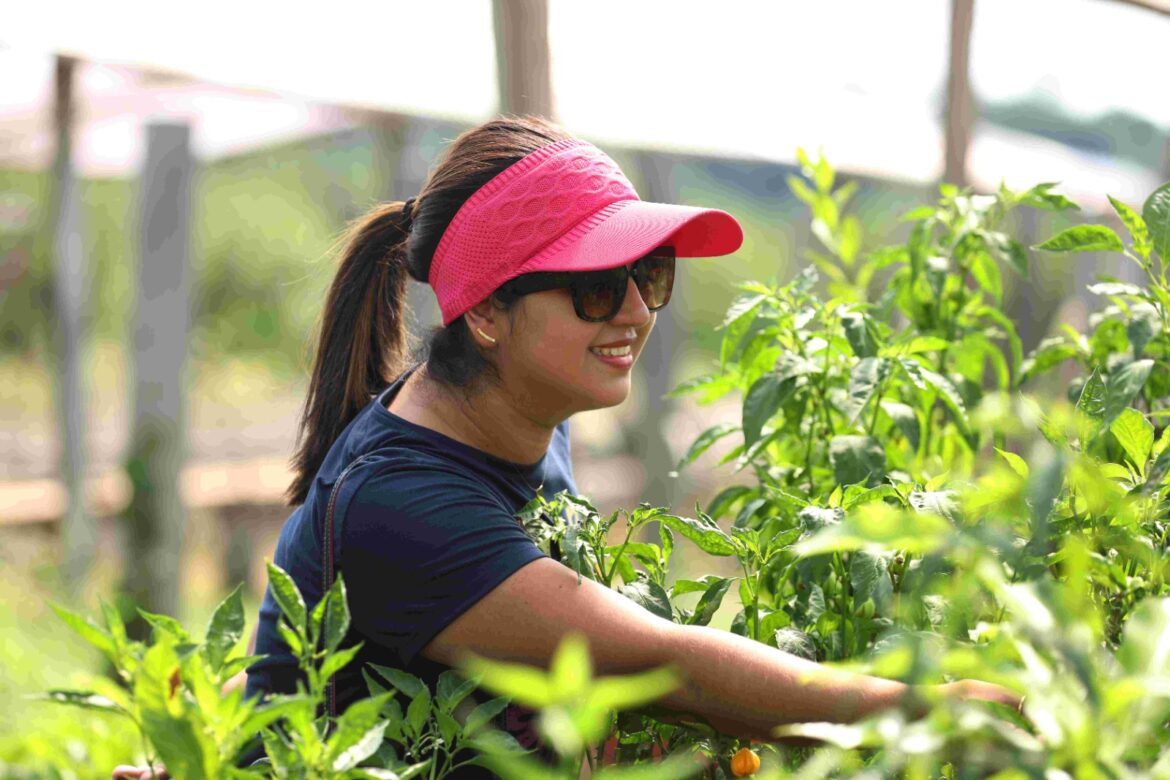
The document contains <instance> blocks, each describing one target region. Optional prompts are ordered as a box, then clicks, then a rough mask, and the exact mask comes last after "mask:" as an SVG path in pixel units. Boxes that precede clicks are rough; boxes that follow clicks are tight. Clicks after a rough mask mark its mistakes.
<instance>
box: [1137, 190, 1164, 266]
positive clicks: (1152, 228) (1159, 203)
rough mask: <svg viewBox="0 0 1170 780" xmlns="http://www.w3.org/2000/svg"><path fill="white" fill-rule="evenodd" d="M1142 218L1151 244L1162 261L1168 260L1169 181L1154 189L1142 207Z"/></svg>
mask: <svg viewBox="0 0 1170 780" xmlns="http://www.w3.org/2000/svg"><path fill="white" fill-rule="evenodd" d="M1142 219H1143V220H1145V223H1146V227H1147V228H1148V229H1149V232H1150V240H1151V245H1152V246H1153V248H1154V251H1156V252H1157V253H1158V255H1159V256H1160V257H1161V258H1162V260H1163V261H1164V262H1170V182H1167V183H1166V184H1163V185H1162V186H1161V187H1159V188H1158V189H1156V190H1154V192H1153V194H1151V195H1150V197H1149V198H1147V199H1146V204H1145V205H1144V206H1143V207H1142Z"/></svg>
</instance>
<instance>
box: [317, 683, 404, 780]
mask: <svg viewBox="0 0 1170 780" xmlns="http://www.w3.org/2000/svg"><path fill="white" fill-rule="evenodd" d="M392 696H393V694H389V693H385V694H382V695H381V696H372V697H370V698H368V699H358V700H357V701H356V702H354V703H353V704H351V705H350V706H349V707H348V708H346V710H345V712H343V713H342V714H341V716H340V717H338V719H337V725H336V727H335V728H334V730H333V734H331V735H330V737H329V741H328V742H327V743H326V747H327V753H326V761H328V762H330V763H332V764H333V768H334V771H337V772H343V771H345V770H346V769H349V768H350V767H353V766H356V765H357V764H358V762H360V761H362V760H363V759H365V758H368V757H369V756H371V755H373V753H374V751H375V750H377V749H378V745H379V744H381V740H382V732H383V731H385V730H386V721H382V722H381V728H380V729H378V730H377V731H378V741H377V742H376V743H375V744H374V745H373V747H370V745H369V735H370V732H371V731H372V730H374V729H375V728H376V727H377V726H378V725H379V723H378V722H379V721H380V720H381V718H382V707H383V706H385V704H386V702H387V701H389V700H390V699H391V697H392ZM355 748H356V749H355ZM367 750H368V752H365V751H367ZM341 764H345V765H344V766H341Z"/></svg>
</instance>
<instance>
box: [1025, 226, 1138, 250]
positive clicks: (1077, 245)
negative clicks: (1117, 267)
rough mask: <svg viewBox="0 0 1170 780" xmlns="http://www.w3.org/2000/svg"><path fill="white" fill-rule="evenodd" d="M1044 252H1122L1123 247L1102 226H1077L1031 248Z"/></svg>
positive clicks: (1107, 229) (1114, 234)
mask: <svg viewBox="0 0 1170 780" xmlns="http://www.w3.org/2000/svg"><path fill="white" fill-rule="evenodd" d="M1032 248H1033V249H1042V250H1044V251H1046V252H1124V251H1125V245H1124V244H1122V243H1121V239H1120V238H1119V237H1118V236H1117V234H1116V233H1114V232H1113V231H1112V230H1111V229H1109V228H1107V227H1105V226H1103V225H1077V226H1076V227H1071V228H1069V229H1067V230H1062V231H1061V232H1059V233H1057V234H1056V235H1055V236H1053V237H1052V238H1050V239H1048V240H1047V241H1045V242H1044V243H1043V244H1039V245H1037V246H1034V247H1032Z"/></svg>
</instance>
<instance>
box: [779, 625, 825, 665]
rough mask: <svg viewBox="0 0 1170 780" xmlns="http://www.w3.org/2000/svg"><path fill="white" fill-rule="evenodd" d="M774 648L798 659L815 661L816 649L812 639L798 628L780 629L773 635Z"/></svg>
mask: <svg viewBox="0 0 1170 780" xmlns="http://www.w3.org/2000/svg"><path fill="white" fill-rule="evenodd" d="M774 637H775V640H776V647H778V648H779V649H780V650H782V651H784V652H785V653H788V654H789V655H795V656H797V657H798V658H804V659H806V660H809V661H815V660H817V648H816V645H814V644H813V640H812V637H810V636H809V635H808V634H806V633H805V632H803V631H801V630H800V629H798V628H781V629H779V630H778V631H777V632H776V633H775V634H774Z"/></svg>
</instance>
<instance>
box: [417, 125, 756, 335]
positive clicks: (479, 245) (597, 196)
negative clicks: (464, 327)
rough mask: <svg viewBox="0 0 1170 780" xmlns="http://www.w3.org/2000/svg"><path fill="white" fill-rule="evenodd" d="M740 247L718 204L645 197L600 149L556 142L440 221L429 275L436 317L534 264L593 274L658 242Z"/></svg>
mask: <svg viewBox="0 0 1170 780" xmlns="http://www.w3.org/2000/svg"><path fill="white" fill-rule="evenodd" d="M742 244H743V229H742V228H741V227H740V225H739V223H738V222H737V221H736V220H735V217H733V216H731V215H730V214H728V213H727V212H726V211H720V210H718V209H704V208H696V207H692V206H674V205H670V204H666V203H646V202H644V201H642V200H641V199H640V198H639V197H638V193H637V192H635V191H634V187H633V185H632V184H630V182H629V180H628V179H627V178H626V177H625V175H624V174H623V173H622V172H621V169H620V168H618V166H617V163H615V162H614V161H613V160H611V159H610V158H609V157H608V156H607V155H606V154H605V152H603V151H601V150H600V149H598V148H597V147H596V146H593V145H592V144H590V143H588V142H586V141H579V140H576V139H573V140H567V141H557V142H556V143H553V144H549V145H548V146H545V147H542V148H540V149H537V150H536V151H535V152H532V153H531V154H529V155H527V156H526V157H524V158H523V159H521V160H519V161H517V162H516V163H514V164H513V165H510V166H508V168H506V169H505V170H504V171H503V172H501V173H500V174H499V175H498V176H496V177H495V178H493V179H492V180H491V181H489V182H488V183H487V184H485V185H484V186H483V187H480V188H479V190H477V191H476V192H475V194H474V195H472V196H471V197H470V198H469V199H468V200H467V202H466V203H464V204H463V206H462V207H460V209H459V211H458V213H456V214H455V219H453V220H452V221H451V224H450V225H448V226H447V230H446V232H444V233H443V237H442V239H440V241H439V246H438V248H437V249H436V250H435V256H434V259H433V260H432V261H431V271H430V276H429V282H430V285H431V287H432V288H433V289H434V291H435V296H436V297H437V298H438V299H439V308H440V310H441V311H442V313H443V324H444V325H450V324H451V323H452V322H453V321H455V320H456V319H458V318H459V317H460V316H461V315H462V314H463V313H464V312H466V311H467V310H468V309H470V308H471V307H473V306H475V305H476V304H477V303H479V302H480V301H482V300H484V299H486V298H487V297H488V296H489V295H491V294H492V293H493V292H494V291H495V290H496V288H498V287H499V286H500V285H501V284H503V283H504V282H506V281H508V280H509V279H514V278H515V277H517V276H520V275H521V274H526V273H531V272H533V271H596V270H602V269H606V268H614V267H616V266H619V265H626V264H628V263H631V262H633V261H634V260H636V259H638V258H639V257H641V256H642V255H644V254H646V253H647V252H649V251H650V250H652V249H655V248H657V247H659V246H665V245H669V246H673V247H674V250H675V255H676V256H677V257H716V256H718V255H727V254H731V253H732V252H734V251H735V250H737V249H739V247H740V246H741V245H742Z"/></svg>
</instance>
